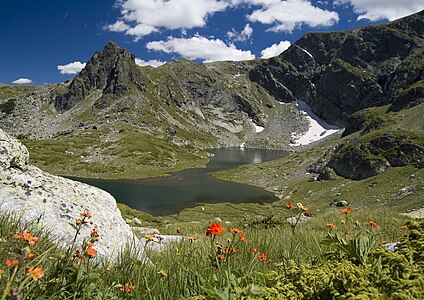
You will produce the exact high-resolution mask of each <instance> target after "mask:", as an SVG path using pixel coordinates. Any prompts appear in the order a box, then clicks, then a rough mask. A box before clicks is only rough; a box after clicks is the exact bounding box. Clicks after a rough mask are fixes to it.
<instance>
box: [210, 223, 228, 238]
mask: <svg viewBox="0 0 424 300" xmlns="http://www.w3.org/2000/svg"><path fill="white" fill-rule="evenodd" d="M226 231H227V230H226V229H225V228H223V227H222V226H221V224H218V223H212V224H211V228H208V230H206V235H207V236H209V235H220V234H222V233H224V232H226Z"/></svg>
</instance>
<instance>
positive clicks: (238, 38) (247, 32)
mask: <svg viewBox="0 0 424 300" xmlns="http://www.w3.org/2000/svg"><path fill="white" fill-rule="evenodd" d="M252 33H253V28H252V27H250V25H249V24H246V26H244V29H243V30H242V31H241V32H240V33H239V32H237V31H236V30H235V29H234V28H232V29H231V31H228V32H227V37H228V38H229V39H230V40H231V41H233V42H244V41H247V40H248V39H250V37H251V36H252Z"/></svg>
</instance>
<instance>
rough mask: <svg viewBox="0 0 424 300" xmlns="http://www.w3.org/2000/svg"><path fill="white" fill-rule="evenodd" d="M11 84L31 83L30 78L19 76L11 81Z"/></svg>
mask: <svg viewBox="0 0 424 300" xmlns="http://www.w3.org/2000/svg"><path fill="white" fill-rule="evenodd" d="M12 83H13V84H31V83H32V80H31V79H28V78H19V79H17V80H15V81H13V82H12Z"/></svg>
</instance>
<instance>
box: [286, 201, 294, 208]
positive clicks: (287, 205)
mask: <svg viewBox="0 0 424 300" xmlns="http://www.w3.org/2000/svg"><path fill="white" fill-rule="evenodd" d="M284 207H285V208H287V209H290V208H292V203H291V202H290V201H289V202H287V204H286V205H285V206H284Z"/></svg>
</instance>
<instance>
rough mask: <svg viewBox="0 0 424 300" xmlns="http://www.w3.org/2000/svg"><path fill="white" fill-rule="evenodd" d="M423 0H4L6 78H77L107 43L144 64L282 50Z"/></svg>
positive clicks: (1, 26)
mask: <svg viewBox="0 0 424 300" xmlns="http://www.w3.org/2000/svg"><path fill="white" fill-rule="evenodd" d="M422 9H424V2H423V1H422V0H118V1H117V0H74V1H69V0H67V1H65V0H64V1H60V0H59V1H58V0H39V1H33V0H32V1H27V0H20V1H12V0H7V1H6V0H5V1H2V3H1V4H0V34H1V44H0V83H6V84H11V83H13V82H15V84H35V85H43V84H47V83H58V82H63V81H65V80H68V79H70V78H73V77H74V76H75V74H77V73H78V71H79V70H81V68H82V67H83V66H84V63H85V62H86V61H87V60H88V59H89V58H90V57H91V55H92V54H93V53H94V52H95V51H99V50H101V49H102V48H103V46H104V45H105V44H106V42H107V41H109V40H112V41H115V42H117V43H118V44H119V45H120V46H121V47H124V48H126V49H128V51H129V52H131V53H133V54H135V56H136V57H137V63H138V64H140V65H145V64H150V65H153V66H157V65H160V64H162V63H164V62H167V61H170V60H173V59H178V58H182V57H185V58H189V59H192V60H195V61H199V62H201V61H205V62H208V61H217V60H247V59H253V58H261V57H264V58H265V57H270V56H274V55H278V54H279V53H280V52H281V51H283V50H284V49H286V48H287V47H288V46H289V45H290V43H294V42H295V41H296V40H298V39H299V38H300V37H301V36H302V35H303V34H305V33H307V32H309V31H335V30H345V29H353V28H358V27H361V26H364V25H368V24H374V23H382V22H387V21H388V20H394V19H397V18H400V17H403V16H406V15H409V14H412V13H414V12H418V11H420V10H422Z"/></svg>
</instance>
